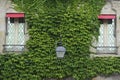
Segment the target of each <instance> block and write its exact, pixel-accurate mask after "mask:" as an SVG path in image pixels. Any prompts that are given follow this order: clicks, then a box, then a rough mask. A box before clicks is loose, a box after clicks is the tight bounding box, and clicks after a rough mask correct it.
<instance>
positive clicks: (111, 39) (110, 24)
mask: <svg viewBox="0 0 120 80" xmlns="http://www.w3.org/2000/svg"><path fill="white" fill-rule="evenodd" d="M99 17H100V16H99ZM102 17H103V18H102V19H101V18H100V22H101V23H100V29H99V36H98V44H97V53H116V44H115V43H116V42H115V41H116V40H115V32H116V31H115V29H116V28H115V18H114V17H112V16H110V15H109V16H108V15H107V17H106V16H105V17H106V18H105V17H104V16H102ZM104 18H105V19H104Z"/></svg>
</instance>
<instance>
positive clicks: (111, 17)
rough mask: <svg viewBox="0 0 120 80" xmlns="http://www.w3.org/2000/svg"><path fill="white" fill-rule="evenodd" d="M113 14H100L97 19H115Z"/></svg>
mask: <svg viewBox="0 0 120 80" xmlns="http://www.w3.org/2000/svg"><path fill="white" fill-rule="evenodd" d="M115 17H116V16H115V14H101V15H99V16H98V19H115Z"/></svg>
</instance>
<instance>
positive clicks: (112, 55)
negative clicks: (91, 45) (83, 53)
mask: <svg viewBox="0 0 120 80" xmlns="http://www.w3.org/2000/svg"><path fill="white" fill-rule="evenodd" d="M94 57H120V55H117V54H90V58H94Z"/></svg>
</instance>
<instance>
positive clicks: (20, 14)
mask: <svg viewBox="0 0 120 80" xmlns="http://www.w3.org/2000/svg"><path fill="white" fill-rule="evenodd" d="M6 17H12V18H21V17H25V14H24V13H7V14H6Z"/></svg>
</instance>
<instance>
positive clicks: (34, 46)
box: [0, 0, 120, 80]
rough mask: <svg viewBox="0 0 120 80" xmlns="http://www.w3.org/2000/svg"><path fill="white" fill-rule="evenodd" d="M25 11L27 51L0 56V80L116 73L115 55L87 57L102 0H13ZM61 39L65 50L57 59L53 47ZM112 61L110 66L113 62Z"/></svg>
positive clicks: (79, 79) (78, 79) (80, 79)
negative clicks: (27, 33) (60, 57)
mask: <svg viewBox="0 0 120 80" xmlns="http://www.w3.org/2000/svg"><path fill="white" fill-rule="evenodd" d="M13 2H14V6H15V8H16V10H19V11H23V12H25V14H26V21H27V23H28V26H29V29H28V31H29V37H30V38H29V40H28V41H27V43H26V46H27V48H28V50H29V51H28V52H25V53H23V54H20V55H16V54H6V55H0V69H1V71H0V79H1V80H17V79H19V80H43V79H48V78H49V79H50V78H55V79H58V80H60V79H61V80H62V79H63V78H66V77H73V78H74V79H75V80H90V79H91V78H92V77H95V76H97V75H109V74H113V73H119V72H120V70H119V68H120V66H119V63H120V59H119V58H112V57H108V58H93V59H91V58H90V57H89V56H90V51H89V47H90V46H91V41H92V37H93V36H97V35H98V30H99V21H98V18H97V16H98V15H99V13H100V10H101V9H102V7H103V5H104V3H105V2H104V0H98V1H96V0H84V1H83V0H13ZM60 35H61V36H62V42H63V45H64V46H65V48H66V50H67V52H66V54H65V57H64V58H63V59H57V57H56V55H55V48H56V46H57V45H56V44H57V42H59V41H60ZM113 64H114V65H113Z"/></svg>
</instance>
